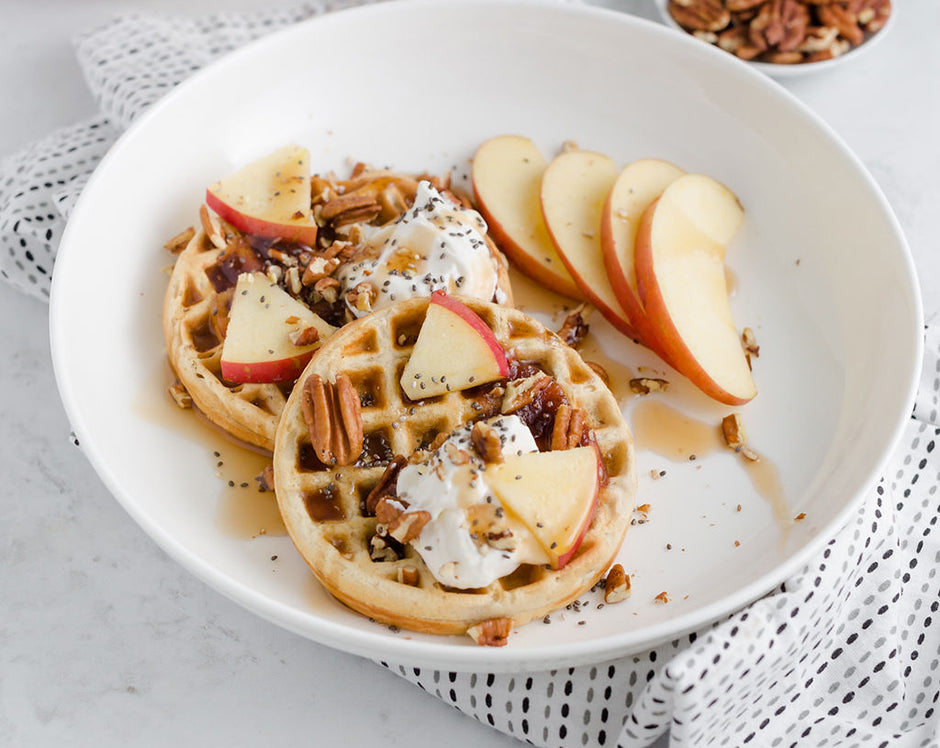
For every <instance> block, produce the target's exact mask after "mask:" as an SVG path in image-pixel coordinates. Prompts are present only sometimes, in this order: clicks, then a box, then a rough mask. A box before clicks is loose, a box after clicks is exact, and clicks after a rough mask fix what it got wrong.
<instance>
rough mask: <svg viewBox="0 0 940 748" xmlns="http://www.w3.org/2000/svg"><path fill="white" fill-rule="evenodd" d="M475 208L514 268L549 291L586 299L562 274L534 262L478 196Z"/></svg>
mask: <svg viewBox="0 0 940 748" xmlns="http://www.w3.org/2000/svg"><path fill="white" fill-rule="evenodd" d="M474 194H475V195H476V194H477V193H476V189H475V188H474ZM476 203H477V210H479V211H480V214H481V215H482V216H483V220H484V221H486V225H487V227H488V228H489V231H488V233H489V235H490V236H491V237H492V238H493V241H494V242H496V246H498V247H499V248H500V249H501V250H503V252H504V253H505V255H506V256H507V257H508V258H509V259H510V260H511V261H512V264H513V265H515V266H516V269H517V270H518V271H519V272H520V273H522V274H523V275H525V276H528V277H529V278H531V279H532V280H534V281H535V282H536V283H539V284H541V285H543V286H545V288H547V289H548V290H549V291H554V292H555V293H559V294H561V295H562V296H567V297H568V298H569V299H576V300H577V301H586V300H587V299H585V298H584V294H583V293H581V289H579V288H578V287H577V286H576V285H575V284H574V283H573V282H570V281H569V280H568V279H567V278H565V277H564V276H562V275H558V274H556V273H552V272H550V271H549V270H548V269H546V268H545V267H543V266H542V265H540V264H539V263H537V262H535V261H534V260H533V259H532V258H531V257H529V255H528V254H527V253H526V252H525V250H523V249H522V248H521V247H520V246H519V245H518V244H517V243H516V242H515V241H514V240H513V238H512V237H511V236H509V234H507V233H506V232H505V231H504V230H503V227H502V226H501V225H500V223H499V221H497V220H496V218H495V217H494V216H493V215H492V213H490V212H489V211H488V210H487V209H486V206H485V204H484V203H483V202H481V201H480V199H479V197H477V200H476Z"/></svg>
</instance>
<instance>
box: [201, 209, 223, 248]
mask: <svg viewBox="0 0 940 748" xmlns="http://www.w3.org/2000/svg"><path fill="white" fill-rule="evenodd" d="M199 223H200V224H201V225H202V230H203V231H205V232H206V237H208V239H209V241H210V242H212V245H213V246H214V247H217V248H218V249H225V245H226V244H227V243H228V242H226V241H225V234H223V233H222V224H221V223H220V222H219V219H218V218H217V217H216V216H215V215H213V214H212V213H210V212H209V209H208V208H207V207H206V206H205V205H201V206H199Z"/></svg>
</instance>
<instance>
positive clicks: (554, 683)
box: [0, 0, 940, 746]
mask: <svg viewBox="0 0 940 748" xmlns="http://www.w3.org/2000/svg"><path fill="white" fill-rule="evenodd" d="M355 2H356V0H349V2H347V3H311V4H308V5H305V6H302V7H298V8H297V9H295V10H293V11H289V12H279V13H265V14H258V15H244V14H240V15H214V16H211V17H207V18H203V19H198V20H180V19H166V18H162V19H161V18H150V17H146V18H145V17H129V18H121V19H118V20H116V21H114V22H113V23H112V24H110V25H109V26H107V27H106V28H103V29H99V30H96V31H94V32H92V33H90V34H88V35H86V36H84V37H82V38H80V39H79V40H78V42H77V54H78V58H79V61H80V63H81V65H82V67H83V69H84V71H85V75H86V78H87V80H88V83H89V85H90V87H91V90H92V91H93V92H94V95H95V96H96V98H97V101H98V103H99V105H100V109H101V116H100V117H98V118H95V119H93V120H91V121H88V122H84V123H81V124H78V125H75V126H74V127H71V128H67V129H64V130H61V131H59V132H56V133H53V134H51V135H50V136H48V137H47V138H45V139H43V140H41V141H39V142H37V143H35V144H34V145H32V146H30V147H28V148H26V149H24V150H22V151H20V152H19V153H17V154H14V155H12V156H10V157H7V158H6V159H4V160H3V161H2V162H0V277H2V278H3V279H4V280H6V281H7V282H9V283H10V284H12V285H13V286H15V287H17V288H19V289H20V290H22V291H25V292H27V293H30V294H33V295H35V296H37V297H39V298H43V299H47V298H48V295H49V282H50V277H51V273H52V267H53V261H54V257H55V248H56V246H57V244H58V241H59V238H60V237H61V234H62V229H63V226H64V221H65V218H66V217H67V216H68V213H69V211H70V209H71V207H72V205H73V204H74V202H75V199H76V198H77V196H78V194H79V193H80V191H81V188H82V186H83V185H84V184H85V182H86V180H87V179H88V176H89V175H90V174H91V172H92V171H93V170H94V168H95V166H96V164H97V163H98V161H100V159H101V158H102V156H103V155H104V154H105V152H106V151H107V149H108V147H109V146H110V144H111V143H112V142H113V140H114V139H115V138H116V137H117V134H118V133H119V132H120V131H121V130H123V129H124V128H125V127H126V126H127V125H128V124H129V123H130V122H132V121H133V120H134V118H135V117H136V116H137V115H138V114H140V112H142V111H143V110H144V109H146V107H147V106H149V105H150V104H151V103H153V102H154V101H156V100H157V99H158V98H159V97H160V96H161V95H162V94H163V93H165V92H166V91H167V90H169V89H170V88H172V87H173V86H174V85H176V84H177V83H178V82H179V81H180V80H182V79H183V78H185V77H186V76H187V75H188V74H189V73H191V72H192V71H193V70H196V69H198V68H199V67H201V66H203V65H204V64H205V63H207V62H209V61H210V60H212V59H214V58H215V57H217V56H218V55H220V54H222V53H224V52H226V51H229V50H230V49H233V48H235V47H237V46H238V45H240V44H243V43H245V42H247V41H250V40H251V39H254V38H256V37H258V36H261V35H262V34H265V33H268V32H269V31H271V30H273V29H275V28H279V27H281V26H284V25H286V24H289V23H293V22H296V21H298V20H301V19H303V18H306V17H308V16H311V15H314V14H316V13H320V12H324V11H326V10H329V9H331V8H333V7H336V6H337V5H340V4H354V3H355ZM926 334H927V346H926V350H927V355H926V365H925V367H924V374H923V379H922V382H921V387H920V395H919V398H918V401H917V405H916V408H915V411H914V417H913V418H912V420H911V421H910V423H909V425H908V426H907V428H906V430H905V432H904V435H903V439H902V441H901V443H900V445H899V447H898V449H897V451H896V452H895V454H894V455H893V457H892V459H891V461H890V463H889V465H888V467H887V469H886V471H885V474H884V477H883V478H882V479H881V481H880V482H879V483H878V485H877V486H875V487H874V488H873V489H872V490H871V492H870V495H869V496H867V497H866V499H865V501H864V502H863V504H862V505H861V506H860V508H859V510H858V512H857V514H856V515H855V517H854V519H853V520H852V521H850V522H849V523H848V525H847V526H846V527H845V528H843V529H842V530H841V531H840V532H839V533H838V534H836V535H835V536H834V537H832V538H831V539H830V540H829V541H828V543H827V544H826V546H825V547H824V549H823V550H822V552H821V553H820V554H819V555H818V556H817V557H815V558H813V559H812V560H811V561H810V562H809V563H808V564H807V565H806V566H805V568H804V569H803V570H802V571H801V572H800V573H798V574H796V575H795V576H794V577H793V578H791V579H789V580H787V581H786V582H785V583H784V584H783V585H781V586H780V588H779V589H778V590H776V591H775V592H774V593H773V594H771V595H768V596H767V597H765V598H763V599H761V600H759V601H758V602H756V603H754V604H753V605H751V606H750V607H749V608H747V609H746V610H744V611H741V612H739V613H736V614H734V615H731V616H730V617H728V618H727V619H725V620H722V621H719V622H717V623H715V624H713V625H712V626H710V627H707V628H706V629H704V630H702V631H699V632H696V633H694V634H690V635H688V636H686V637H683V638H681V639H679V640H676V641H673V642H671V643H669V644H666V645H663V646H660V647H657V648H656V649H654V650H650V651H648V652H644V653H642V654H638V655H634V656H630V657H625V658H621V659H618V660H615V661H611V662H604V663H599V664H596V665H591V666H583V667H576V668H570V669H564V670H554V671H549V672H541V673H516V674H486V673H447V672H440V671H430V670H426V669H419V668H413V667H409V666H407V665H394V664H390V663H383V664H385V665H386V666H387V667H389V668H390V669H391V670H392V671H393V672H397V673H399V674H400V675H401V676H402V677H403V678H405V679H407V680H409V681H411V682H412V683H414V684H416V685H417V686H419V687H420V688H422V689H423V690H425V691H428V692H429V693H431V694H433V695H435V696H436V697H438V698H439V699H441V700H442V701H444V702H445V703H448V704H452V705H453V706H454V707H456V708H457V709H459V710H460V711H462V712H464V713H466V714H468V715H471V716H472V717H474V718H476V719H478V720H480V721H481V722H483V723H485V724H489V725H491V726H493V727H494V728H496V729H498V730H501V731H502V732H504V733H507V734H509V735H514V736H516V737H518V738H520V739H522V740H526V741H528V742H530V743H532V744H534V745H539V746H584V745H588V746H595V745H619V746H646V745H650V744H651V743H653V742H654V741H655V740H656V739H657V738H658V737H659V736H661V735H663V734H665V733H667V732H668V733H669V735H670V740H671V744H673V745H695V746H698V745H714V746H739V745H755V746H806V745H810V746H927V745H940V742H938V734H940V717H938V714H937V712H936V710H937V708H938V706H937V700H938V698H940V610H938V608H940V579H938V578H937V568H938V566H940V530H937V528H936V525H937V521H938V516H940V496H938V495H937V486H938V484H940V458H938V450H937V445H938V443H940V429H938V428H937V426H936V425H937V424H938V423H940V420H938V410H940V396H938V393H940V330H937V329H928V330H927V333H926Z"/></svg>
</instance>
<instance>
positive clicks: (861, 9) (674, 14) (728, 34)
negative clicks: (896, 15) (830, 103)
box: [657, 0, 893, 77]
mask: <svg viewBox="0 0 940 748" xmlns="http://www.w3.org/2000/svg"><path fill="white" fill-rule="evenodd" d="M657 5H658V6H659V9H660V13H661V14H662V16H663V19H664V20H665V22H666V23H667V24H668V25H670V26H673V27H674V28H677V29H681V30H683V31H686V32H687V33H689V34H691V35H693V36H695V37H696V38H698V39H701V40H702V41H705V42H707V43H709V44H713V45H715V46H716V47H718V48H720V49H723V50H724V51H726V52H730V53H731V54H733V55H735V56H736V57H738V58H740V59H742V60H745V61H748V62H752V63H754V64H755V65H756V66H757V67H758V68H760V69H762V70H763V71H765V72H767V73H768V74H769V75H772V76H775V77H785V76H790V75H798V74H800V73H804V72H811V71H818V70H822V69H825V68H828V67H830V66H831V65H833V64H836V63H840V62H843V61H845V60H846V59H849V58H850V57H854V56H855V55H857V54H858V53H860V52H861V51H862V50H864V49H869V48H870V47H871V45H872V42H873V41H874V40H875V39H880V38H881V37H882V36H883V35H884V31H885V29H886V28H887V26H888V24H889V23H890V21H891V20H892V18H893V15H892V5H891V0H657ZM823 63H826V64H823Z"/></svg>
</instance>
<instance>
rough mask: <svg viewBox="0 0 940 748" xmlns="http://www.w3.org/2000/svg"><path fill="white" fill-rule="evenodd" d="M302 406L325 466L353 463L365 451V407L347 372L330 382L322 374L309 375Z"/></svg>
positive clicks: (319, 456) (316, 448)
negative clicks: (363, 449) (363, 418)
mask: <svg viewBox="0 0 940 748" xmlns="http://www.w3.org/2000/svg"><path fill="white" fill-rule="evenodd" d="M303 387H304V389H303V399H302V401H301V408H302V410H303V415H304V420H305V421H306V423H307V428H308V430H309V431H310V442H311V444H312V445H313V449H314V452H316V455H317V458H318V459H319V460H320V462H322V463H323V464H324V465H351V464H352V463H354V462H355V461H356V460H357V459H358V458H359V455H361V454H362V445H363V433H362V406H361V405H360V402H359V395H358V394H357V393H356V388H355V387H353V385H352V382H351V381H350V379H349V376H348V375H347V374H339V375H337V377H336V383H335V384H330V383H329V382H327V381H326V380H324V379H323V377H321V376H320V375H319V374H312V375H311V376H309V377H307V379H306V381H305V382H304V385H303Z"/></svg>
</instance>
